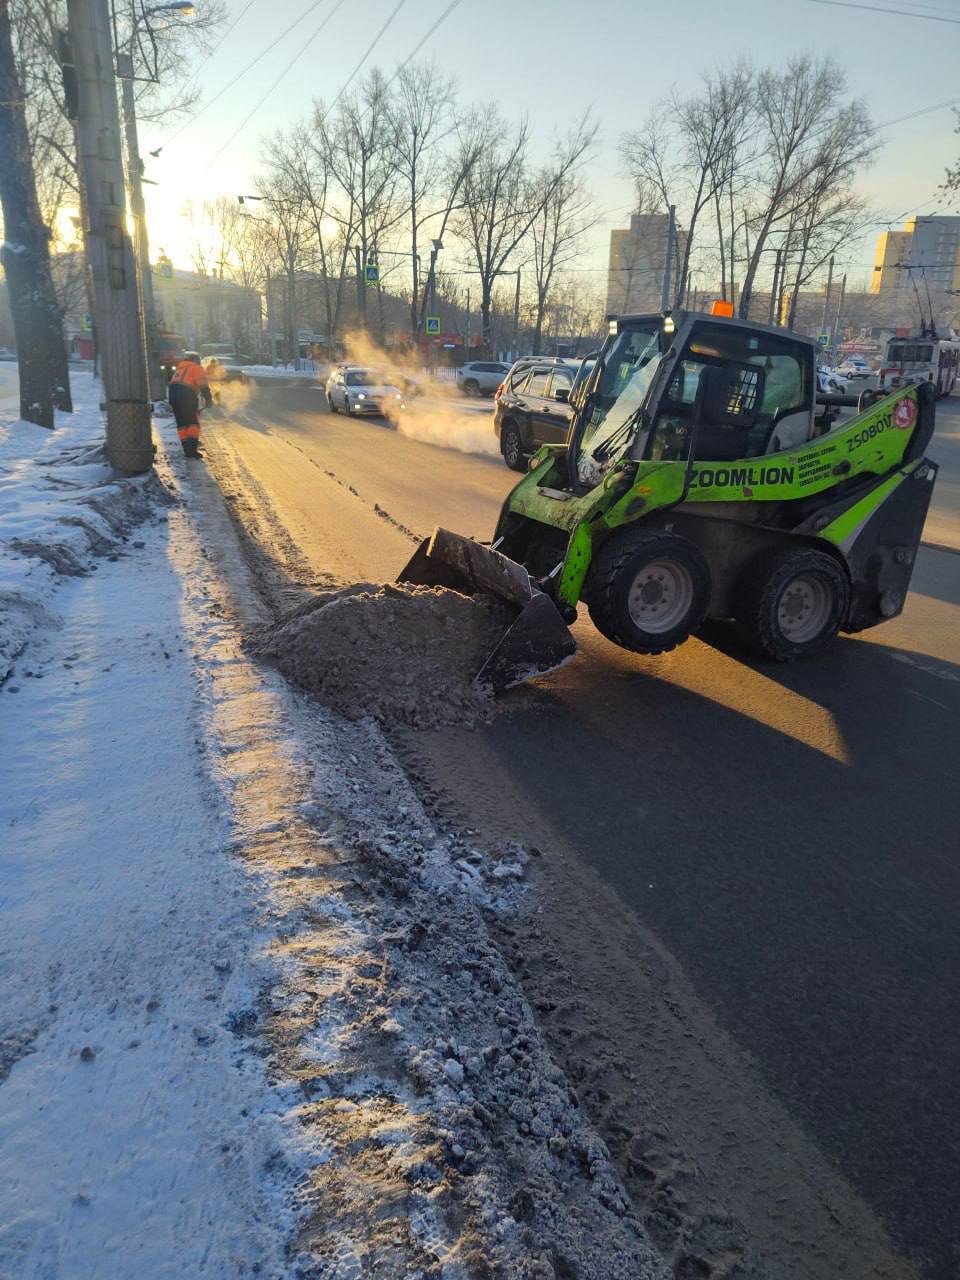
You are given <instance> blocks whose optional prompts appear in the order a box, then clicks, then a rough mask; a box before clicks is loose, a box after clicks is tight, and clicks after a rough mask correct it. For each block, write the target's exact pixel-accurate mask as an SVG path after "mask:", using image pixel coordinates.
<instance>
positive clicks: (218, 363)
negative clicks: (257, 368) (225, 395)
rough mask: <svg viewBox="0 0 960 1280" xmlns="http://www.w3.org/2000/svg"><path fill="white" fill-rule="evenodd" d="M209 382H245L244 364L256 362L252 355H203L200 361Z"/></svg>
mask: <svg viewBox="0 0 960 1280" xmlns="http://www.w3.org/2000/svg"><path fill="white" fill-rule="evenodd" d="M200 363H201V364H202V365H203V367H204V369H205V370H206V373H207V377H208V378H209V379H210V381H211V382H246V381H247V375H246V374H245V373H244V371H243V368H244V365H248V364H256V361H255V360H254V358H253V356H241V355H236V354H234V355H223V356H204V358H203V360H202V361H201V362H200Z"/></svg>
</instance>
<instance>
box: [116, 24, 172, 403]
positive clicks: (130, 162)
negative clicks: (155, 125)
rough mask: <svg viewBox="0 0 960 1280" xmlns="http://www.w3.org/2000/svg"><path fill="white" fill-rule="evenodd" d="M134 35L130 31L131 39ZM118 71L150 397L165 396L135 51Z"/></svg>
mask: <svg viewBox="0 0 960 1280" xmlns="http://www.w3.org/2000/svg"><path fill="white" fill-rule="evenodd" d="M133 38H134V35H133V33H132V32H131V35H130V43H131V45H132V44H133ZM117 72H118V74H119V76H120V84H121V86H122V94H123V126H124V132H125V134H126V139H127V183H128V185H129V188H130V212H131V213H132V214H133V227H134V245H135V249H136V254H137V262H138V264H139V267H140V289H141V292H142V294H143V322H144V338H145V343H146V353H147V375H148V377H149V380H150V398H151V399H152V400H165V399H166V395H167V390H166V387H165V386H164V382H163V375H162V374H161V372H160V342H159V340H158V338H157V332H158V327H157V305H156V300H155V299H154V296H153V275H152V273H151V271H150V242H149V238H148V236H147V210H146V205H145V203H144V199H143V161H142V160H141V159H140V140H139V138H138V137H137V107H136V102H135V100H134V96H133V54H132V52H128V53H123V54H118V55H117Z"/></svg>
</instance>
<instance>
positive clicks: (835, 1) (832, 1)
mask: <svg viewBox="0 0 960 1280" xmlns="http://www.w3.org/2000/svg"><path fill="white" fill-rule="evenodd" d="M810 3H811V4H826V5H830V7H831V8H834V9H866V10H867V11H868V12H870V13H891V14H894V15H896V16H897V17H901V18H925V19H926V20H927V22H949V23H951V24H952V25H953V26H957V27H960V18H948V17H946V16H944V15H941V14H938V13H923V12H921V11H920V10H919V9H883V8H881V7H880V6H879V5H876V4H858V3H855V0H810Z"/></svg>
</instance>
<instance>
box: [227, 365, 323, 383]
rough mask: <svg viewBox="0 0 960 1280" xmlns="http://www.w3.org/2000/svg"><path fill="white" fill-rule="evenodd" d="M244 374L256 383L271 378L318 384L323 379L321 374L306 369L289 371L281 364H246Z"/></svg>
mask: <svg viewBox="0 0 960 1280" xmlns="http://www.w3.org/2000/svg"><path fill="white" fill-rule="evenodd" d="M243 372H244V373H245V374H246V375H247V377H248V378H253V379H254V381H256V382H266V381H269V380H270V379H271V378H280V379H282V380H283V381H284V382H317V381H319V380H320V378H321V375H320V374H319V373H314V372H311V371H310V370H306V369H289V368H287V367H286V366H285V365H279V364H278V365H270V364H246V365H244V366H243Z"/></svg>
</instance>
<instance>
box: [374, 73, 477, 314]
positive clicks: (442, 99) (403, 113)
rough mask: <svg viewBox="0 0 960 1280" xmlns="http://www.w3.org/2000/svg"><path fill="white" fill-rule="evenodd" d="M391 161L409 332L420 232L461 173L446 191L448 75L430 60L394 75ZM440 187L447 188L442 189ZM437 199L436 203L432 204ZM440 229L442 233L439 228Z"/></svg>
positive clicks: (451, 121)
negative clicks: (403, 221) (404, 229)
mask: <svg viewBox="0 0 960 1280" xmlns="http://www.w3.org/2000/svg"><path fill="white" fill-rule="evenodd" d="M387 114H388V117H389V121H390V129H391V136H390V141H391V146H392V149H393V153H394V159H393V164H394V167H395V169H396V172H397V174H398V176H399V178H400V181H401V183H402V185H403V190H404V192H405V199H406V203H407V219H408V224H409V229H410V262H411V268H410V271H411V284H412V287H411V290H410V333H411V336H412V337H414V338H416V336H417V334H418V332H419V330H420V323H421V322H420V315H419V308H418V299H419V295H420V276H421V270H420V256H419V255H420V232H421V231H422V229H423V228H424V226H426V225H427V224H428V223H429V222H431V221H433V220H435V219H436V218H437V216H438V214H439V215H440V216H442V214H443V212H444V210H445V209H446V208H449V206H450V204H451V199H450V197H451V195H452V199H453V201H455V200H456V198H457V195H458V194H459V187H460V186H462V181H463V178H462V175H461V176H460V178H459V181H456V180H455V181H454V184H453V191H452V192H451V191H450V186H449V183H448V182H447V179H448V177H449V175H450V166H449V165H448V164H447V162H446V157H445V156H444V153H443V150H442V144H443V143H444V141H445V140H446V139H447V138H449V137H450V136H451V135H452V134H453V133H454V132H455V130H456V119H455V117H454V87H453V80H452V79H450V78H449V77H447V76H444V75H442V74H441V73H440V71H439V70H438V68H437V67H435V66H433V65H432V64H430V63H412V64H411V65H409V66H406V67H403V68H402V69H401V70H400V72H399V73H398V75H397V77H396V88H395V90H394V93H393V96H392V98H391V99H390V100H389V101H388V104H387ZM444 188H447V189H446V191H444ZM438 202H440V208H439V209H438V208H437V207H436V206H437V204H438ZM441 235H442V233H441Z"/></svg>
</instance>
